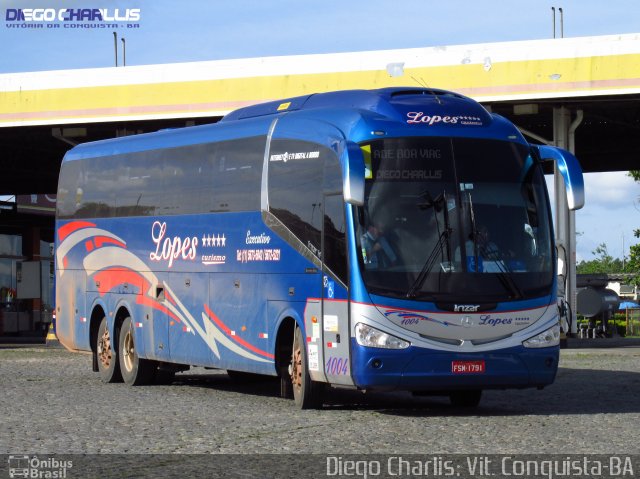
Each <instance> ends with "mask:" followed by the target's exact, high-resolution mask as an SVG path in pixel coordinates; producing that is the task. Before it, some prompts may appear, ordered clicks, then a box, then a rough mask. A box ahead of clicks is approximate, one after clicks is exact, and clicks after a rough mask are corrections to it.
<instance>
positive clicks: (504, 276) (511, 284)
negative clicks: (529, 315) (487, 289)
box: [473, 238, 524, 299]
mask: <svg viewBox="0 0 640 479" xmlns="http://www.w3.org/2000/svg"><path fill="white" fill-rule="evenodd" d="M473 242H474V243H476V239H475V238H474V241H473ZM476 248H477V247H476ZM480 252H481V254H482V256H483V257H485V258H487V259H488V260H490V261H492V262H493V264H494V265H495V266H496V268H498V271H491V272H492V273H496V274H497V275H498V279H499V280H500V282H501V283H502V285H503V286H504V287H505V289H506V290H507V291H508V292H509V293H511V296H512V297H513V299H522V298H523V297H524V294H523V293H522V290H521V289H520V288H519V287H518V285H517V283H516V282H515V280H514V279H513V276H512V274H511V271H509V269H508V268H507V267H506V266H505V264H504V261H503V260H502V258H501V257H500V256H499V255H498V252H497V251H496V250H489V249H488V248H487V245H480ZM476 264H477V263H476Z"/></svg>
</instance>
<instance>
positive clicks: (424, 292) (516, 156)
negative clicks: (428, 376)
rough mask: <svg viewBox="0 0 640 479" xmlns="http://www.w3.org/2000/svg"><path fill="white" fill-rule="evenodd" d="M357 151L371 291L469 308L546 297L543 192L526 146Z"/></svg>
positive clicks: (423, 141)
mask: <svg viewBox="0 0 640 479" xmlns="http://www.w3.org/2000/svg"><path fill="white" fill-rule="evenodd" d="M361 148H362V150H363V153H364V156H365V165H366V169H365V177H366V186H365V202H364V205H363V206H361V207H357V215H356V217H357V218H358V231H357V235H356V236H357V241H358V251H359V252H360V254H359V256H360V257H359V262H360V266H361V271H362V276H363V279H364V281H365V284H366V285H367V288H368V289H369V291H370V292H371V293H373V294H378V295H382V296H390V297H396V298H408V299H415V300H424V301H434V302H436V301H440V302H454V301H463V302H465V303H469V302H470V301H473V302H497V301H512V300H520V299H527V298H534V297H540V296H543V295H545V294H549V292H550V289H551V286H552V282H553V259H554V257H553V256H554V252H553V250H552V247H551V226H550V214H549V206H548V203H547V200H546V198H547V196H546V186H545V182H544V176H543V173H542V169H541V167H540V165H539V164H537V163H536V162H535V160H533V158H532V157H531V156H530V154H529V149H528V148H527V147H526V146H525V145H522V144H519V143H514V142H506V141H498V140H480V139H467V138H416V137H410V138H393V139H383V140H376V141H373V142H370V143H366V144H363V145H361Z"/></svg>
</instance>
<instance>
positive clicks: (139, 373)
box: [118, 318, 157, 386]
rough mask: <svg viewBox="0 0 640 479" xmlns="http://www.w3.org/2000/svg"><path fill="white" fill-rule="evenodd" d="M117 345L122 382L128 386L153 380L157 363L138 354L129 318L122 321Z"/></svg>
mask: <svg viewBox="0 0 640 479" xmlns="http://www.w3.org/2000/svg"><path fill="white" fill-rule="evenodd" d="M118 346H119V347H118V358H119V362H120V371H121V373H122V379H124V382H125V383H126V384H128V385H129V386H138V385H141V384H149V383H151V382H153V380H154V378H155V371H156V368H157V364H156V362H155V361H152V360H149V359H142V358H141V357H139V356H138V352H137V351H136V344H135V335H134V331H133V323H132V321H131V318H125V320H124V322H123V323H122V327H121V328H120V341H119V343H118Z"/></svg>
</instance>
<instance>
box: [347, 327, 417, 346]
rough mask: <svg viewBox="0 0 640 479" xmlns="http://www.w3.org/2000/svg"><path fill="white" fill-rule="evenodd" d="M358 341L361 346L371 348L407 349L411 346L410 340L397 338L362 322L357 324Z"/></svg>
mask: <svg viewBox="0 0 640 479" xmlns="http://www.w3.org/2000/svg"><path fill="white" fill-rule="evenodd" d="M356 341H357V342H358V344H359V345H360V346H367V347H369V348H385V349H406V348H408V347H409V346H411V343H410V342H409V341H405V340H403V339H400V338H396V337H395V336H392V335H390V334H387V333H383V332H382V331H380V330H378V329H376V328H372V327H371V326H369V325H366V324H362V323H358V324H356Z"/></svg>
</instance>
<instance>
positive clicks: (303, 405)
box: [291, 325, 324, 409]
mask: <svg viewBox="0 0 640 479" xmlns="http://www.w3.org/2000/svg"><path fill="white" fill-rule="evenodd" d="M306 344H307V343H306V341H305V340H304V338H303V336H302V329H300V327H298V325H296V327H295V333H294V336H293V351H292V354H291V383H292V385H293V399H294V401H295V403H296V406H298V407H299V408H300V409H319V408H320V407H322V392H323V389H324V388H323V386H324V385H323V384H322V383H318V382H315V381H312V380H311V376H310V375H309V363H308V359H307V348H306Z"/></svg>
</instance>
